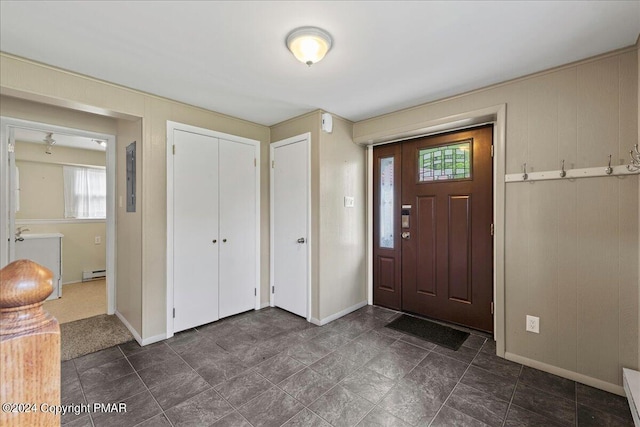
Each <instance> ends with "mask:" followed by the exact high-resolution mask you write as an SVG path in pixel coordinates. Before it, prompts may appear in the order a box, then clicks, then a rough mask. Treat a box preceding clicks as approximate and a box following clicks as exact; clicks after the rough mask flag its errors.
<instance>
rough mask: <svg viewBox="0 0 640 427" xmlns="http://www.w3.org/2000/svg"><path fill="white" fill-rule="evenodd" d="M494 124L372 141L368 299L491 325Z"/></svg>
mask: <svg viewBox="0 0 640 427" xmlns="http://www.w3.org/2000/svg"><path fill="white" fill-rule="evenodd" d="M492 139H493V126H491V125H489V126H483V127H477V128H472V129H465V130H461V131H454V132H449V133H445V134H439V135H433V136H428V137H420V138H415V139H410V140H406V141H403V142H397V143H394V144H389V145H383V146H378V147H375V148H374V149H373V302H374V304H376V305H381V306H384V307H389V308H393V309H396V310H402V311H407V312H411V313H416V314H419V315H421V316H425V317H429V318H434V319H437V320H441V321H446V322H450V323H455V324H458V325H462V326H465V327H469V328H472V329H477V330H481V331H484V332H488V333H493V332H494V322H493V320H494V314H493V313H494V304H493V302H494V287H493V282H494V280H493V278H494V271H493V266H494V258H493V253H494V250H493V234H494V231H493V218H494V210H493V204H494V202H493V201H494V197H493V183H494V173H493V159H492V157H493V140H492Z"/></svg>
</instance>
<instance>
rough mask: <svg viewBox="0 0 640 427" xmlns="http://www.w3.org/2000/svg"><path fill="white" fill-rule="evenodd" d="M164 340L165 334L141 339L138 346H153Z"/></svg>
mask: <svg viewBox="0 0 640 427" xmlns="http://www.w3.org/2000/svg"><path fill="white" fill-rule="evenodd" d="M166 339H167V336H166V335H165V334H159V335H154V336H152V337H149V338H145V339H143V340H142V343H141V344H140V345H142V346H145V345H149V344H153V343H156V342H160V341H164V340H166Z"/></svg>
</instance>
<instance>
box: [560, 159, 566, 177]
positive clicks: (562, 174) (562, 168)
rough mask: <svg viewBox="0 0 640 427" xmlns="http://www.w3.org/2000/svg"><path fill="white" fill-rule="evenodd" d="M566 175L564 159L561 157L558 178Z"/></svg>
mask: <svg viewBox="0 0 640 427" xmlns="http://www.w3.org/2000/svg"><path fill="white" fill-rule="evenodd" d="M565 176H567V172H566V171H565V170H564V159H562V167H561V169H560V178H564V177H565Z"/></svg>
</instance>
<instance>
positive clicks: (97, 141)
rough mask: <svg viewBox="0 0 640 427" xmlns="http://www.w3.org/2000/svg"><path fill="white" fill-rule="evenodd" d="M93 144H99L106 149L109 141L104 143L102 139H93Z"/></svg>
mask: <svg viewBox="0 0 640 427" xmlns="http://www.w3.org/2000/svg"><path fill="white" fill-rule="evenodd" d="M92 141H93V142H95V143H96V144H98V145H99V146H101V147H106V146H107V141H102V140H100V139H92Z"/></svg>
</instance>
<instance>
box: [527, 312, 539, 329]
mask: <svg viewBox="0 0 640 427" xmlns="http://www.w3.org/2000/svg"><path fill="white" fill-rule="evenodd" d="M527 332H533V333H534V334H539V333H540V318H539V317H536V316H529V315H527Z"/></svg>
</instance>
